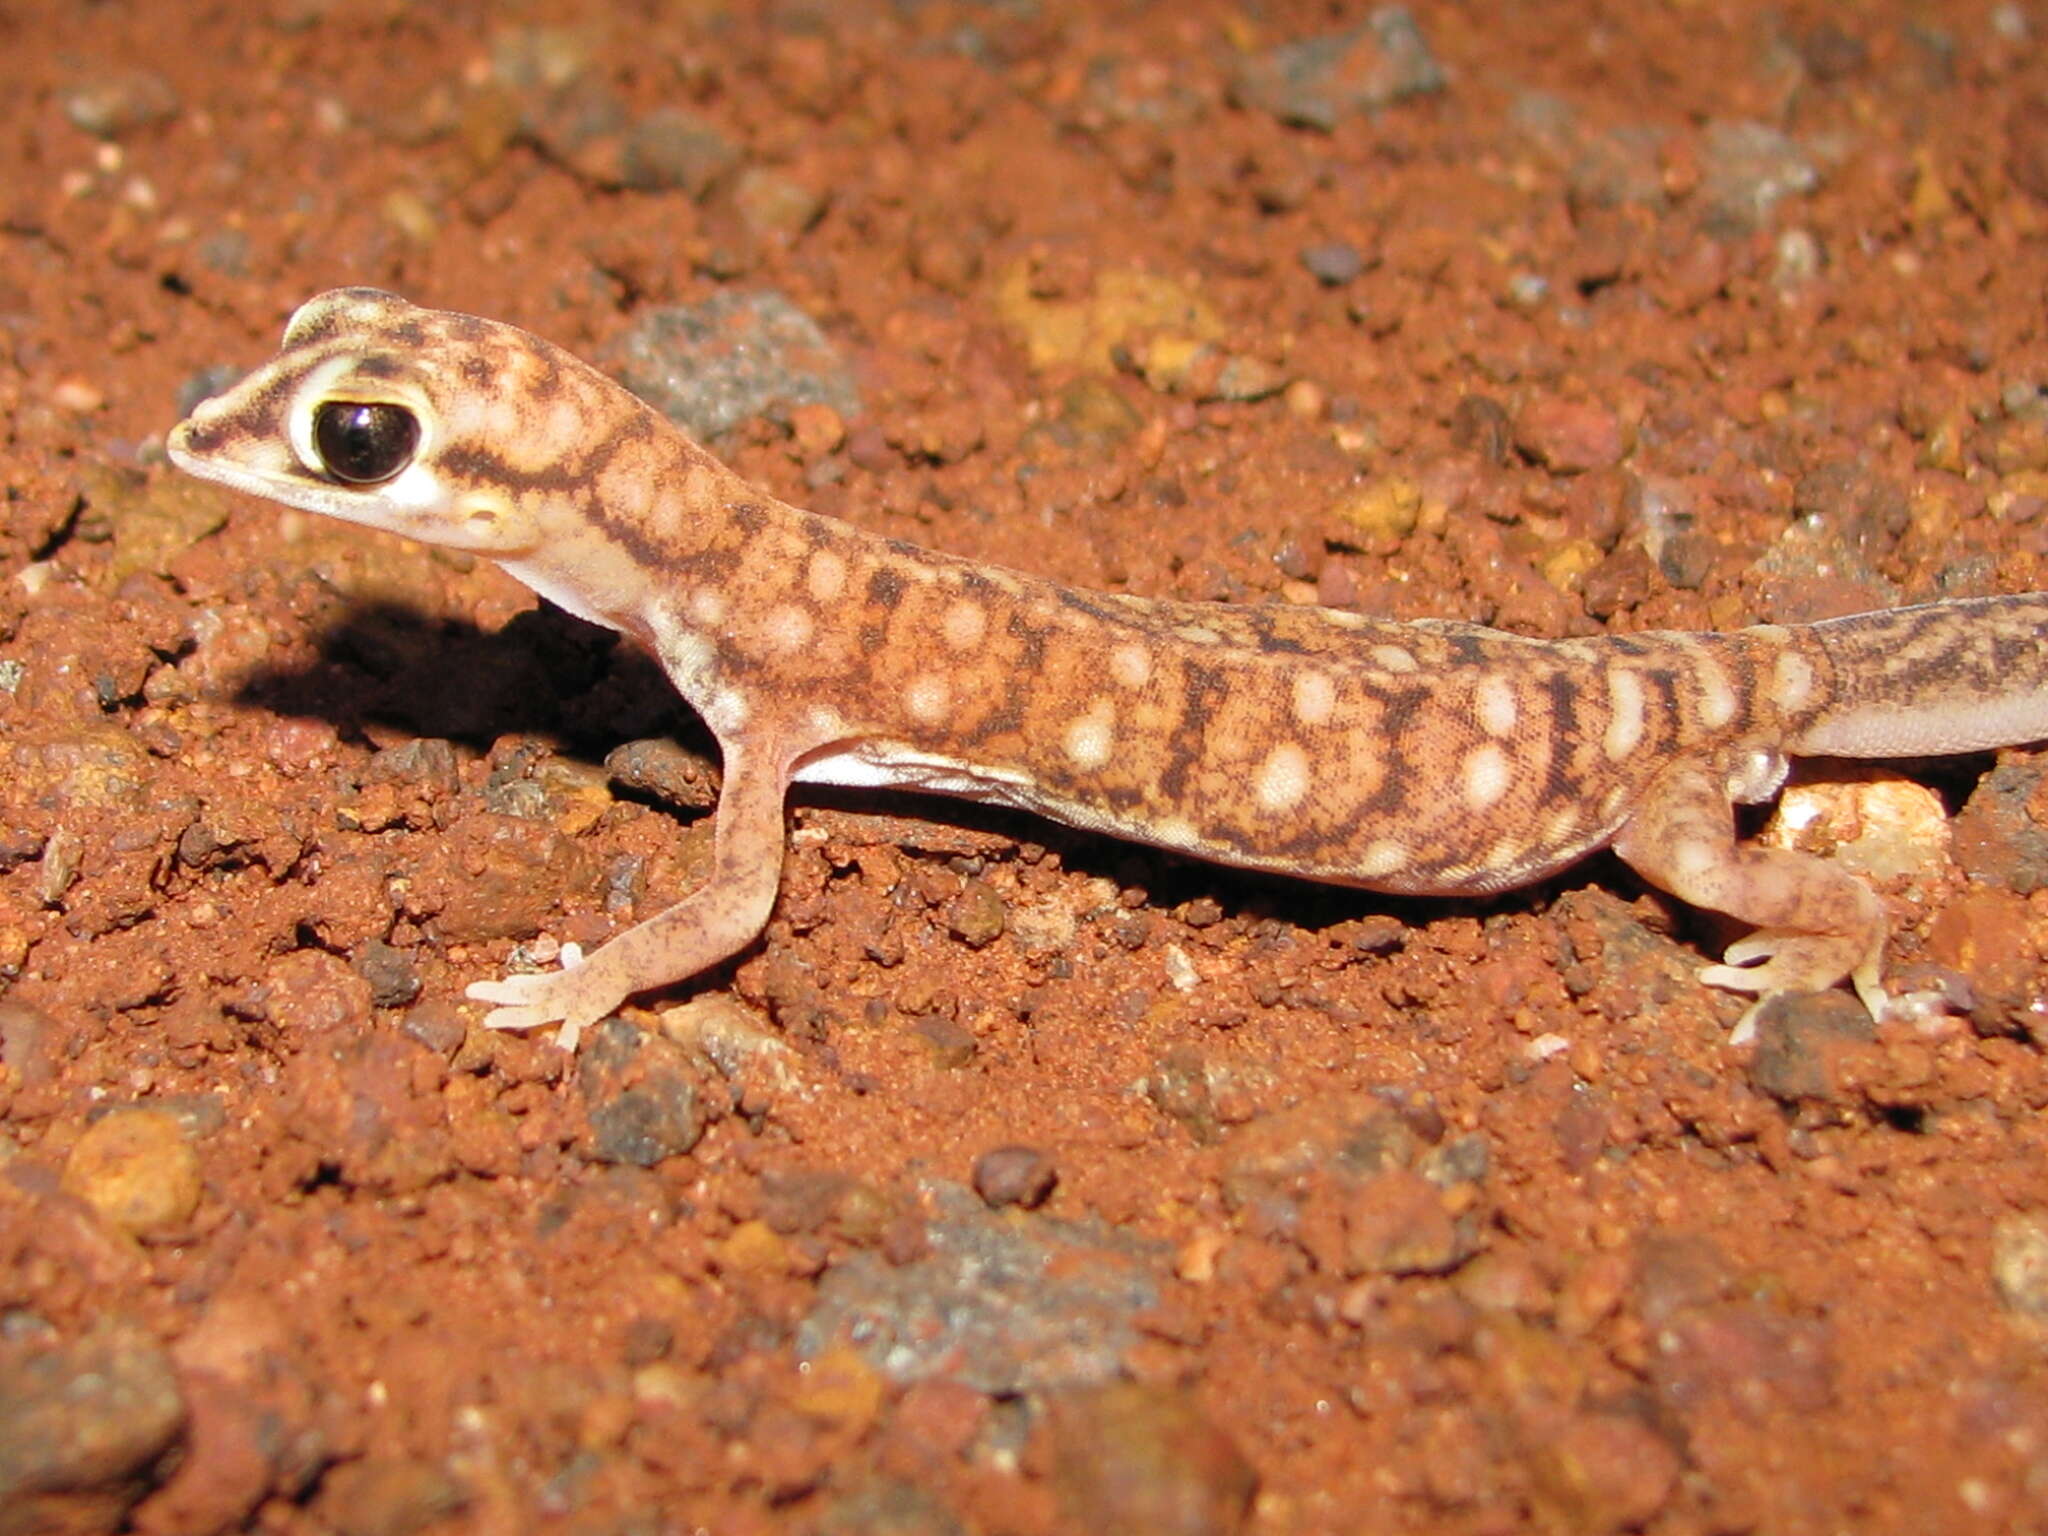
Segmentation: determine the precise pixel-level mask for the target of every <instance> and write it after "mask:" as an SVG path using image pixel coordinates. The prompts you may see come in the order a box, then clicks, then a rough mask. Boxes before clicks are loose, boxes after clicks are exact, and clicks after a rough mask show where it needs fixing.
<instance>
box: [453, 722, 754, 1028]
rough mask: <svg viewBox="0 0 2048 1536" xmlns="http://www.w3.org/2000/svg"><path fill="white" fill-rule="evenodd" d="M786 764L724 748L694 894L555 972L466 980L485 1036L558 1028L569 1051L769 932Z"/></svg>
mask: <svg viewBox="0 0 2048 1536" xmlns="http://www.w3.org/2000/svg"><path fill="white" fill-rule="evenodd" d="M788 763H789V759H788V757H787V756H786V755H782V754H776V753H764V752H763V750H762V748H761V746H760V744H758V743H754V744H750V745H749V747H748V748H746V749H745V750H744V751H742V750H741V749H739V748H736V747H733V746H731V745H730V744H728V745H726V747H725V787H724V789H723V791H722V792H721V793H720V795H719V801H718V810H717V813H716V815H717V819H716V821H715V822H714V823H713V829H712V857H711V874H710V876H709V878H707V879H706V880H705V882H704V883H703V884H702V885H700V886H698V887H697V889H696V890H694V891H692V892H691V893H690V894H689V895H687V896H685V897H684V898H683V899H682V900H681V901H679V902H677V903H676V904H675V905H674V906H672V907H669V908H668V909H666V910H665V911H662V912H659V913H657V914H655V915H654V916H653V917H650V918H648V919H647V921H645V922H644V923H640V924H638V925H636V926H635V927H632V928H628V929H627V930H626V931H625V932H624V933H622V934H620V935H618V936H617V937H616V938H614V939H612V940H610V941H609V942H608V943H606V944H605V945H603V946H602V947H601V948H600V949H598V950H597V951H596V952H595V953H594V954H592V955H590V956H589V957H588V958H585V959H580V960H578V959H575V958H574V957H573V956H572V957H571V963H569V964H566V965H565V966H564V967H563V968H562V969H561V970H559V971H547V972H541V973H538V974H534V975H524V976H506V977H503V978H501V979H499V980H497V981H478V982H472V983H471V984H470V986H469V989H468V993H467V995H468V996H470V997H472V998H475V999H476V1000H477V1001H478V1002H483V1003H495V1004H497V1005H498V1006H496V1007H495V1008H493V1009H492V1010H491V1011H490V1012H489V1013H488V1014H486V1015H485V1016H484V1027H485V1028H486V1029H538V1028H540V1027H542V1026H543V1025H547V1024H553V1023H556V1022H558V1021H559V1022H560V1024H561V1026H562V1027H561V1029H560V1030H559V1031H557V1032H556V1035H555V1044H556V1045H558V1046H560V1047H561V1048H562V1049H563V1050H565V1051H569V1052H572V1053H573V1052H574V1051H575V1049H576V1046H577V1042H578V1041H579V1040H580V1039H581V1038H582V1035H583V1031H584V1030H586V1029H588V1028H589V1027H590V1026H591V1025H593V1024H595V1023H597V1022H598V1020H600V1019H602V1018H604V1017H605V1016H606V1015H607V1014H609V1013H611V1012H613V1011H614V1010H615V1009H617V1008H618V1006H619V1004H621V1003H623V1002H624V1001H625V1000H626V999H627V998H629V997H631V996H632V995H633V994H634V993H636V992H645V991H647V990H649V989H650V988H653V987H659V986H663V985H665V984H667V983H669V982H672V981H681V980H682V979H684V978H685V977H688V976H694V975H695V974H696V973H697V972H699V971H701V970H704V969H706V968H707V967H710V966H713V965H716V964H718V962H719V961H721V960H724V959H726V958H727V957H728V956H731V955H734V954H737V953H738V952H739V951H740V950H742V949H744V948H745V947H746V946H747V945H748V944H749V943H750V942H751V941H752V940H753V939H754V937H755V935H757V934H759V933H760V931H761V930H762V928H764V927H765V926H766V925H767V922H768V914H769V912H770V911H771V910H772V909H773V908H774V905H775V892H776V889H777V887H778V886H779V885H780V883H781V879H782V843H783V818H782V813H783V803H784V800H785V798H786V796H787V794H788V788H789V768H788Z"/></svg>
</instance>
